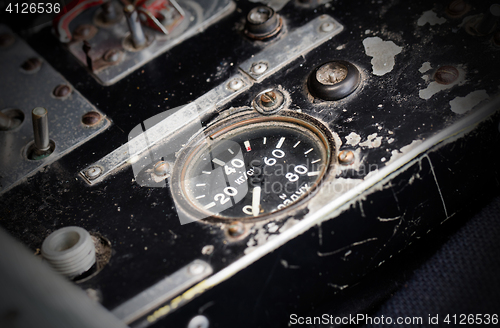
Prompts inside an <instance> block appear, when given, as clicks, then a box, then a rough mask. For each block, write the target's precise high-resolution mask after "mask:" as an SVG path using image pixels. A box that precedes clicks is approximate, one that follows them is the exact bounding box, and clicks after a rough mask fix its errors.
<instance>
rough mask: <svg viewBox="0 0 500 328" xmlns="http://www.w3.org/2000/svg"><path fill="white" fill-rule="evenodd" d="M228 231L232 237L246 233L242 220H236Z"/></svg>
mask: <svg viewBox="0 0 500 328" xmlns="http://www.w3.org/2000/svg"><path fill="white" fill-rule="evenodd" d="M227 232H228V234H229V235H230V236H231V237H238V236H241V235H242V234H243V233H245V226H244V225H243V223H241V222H240V221H234V222H232V223H231V224H230V225H229V227H228V228H227Z"/></svg>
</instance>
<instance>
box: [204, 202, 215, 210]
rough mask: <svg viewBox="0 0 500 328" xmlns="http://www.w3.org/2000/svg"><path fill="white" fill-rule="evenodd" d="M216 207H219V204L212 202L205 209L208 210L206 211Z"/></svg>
mask: <svg viewBox="0 0 500 328" xmlns="http://www.w3.org/2000/svg"><path fill="white" fill-rule="evenodd" d="M215 205H217V204H215V202H211V203H210V204H208V205H205V208H206V209H209V208H212V207H214V206H215Z"/></svg>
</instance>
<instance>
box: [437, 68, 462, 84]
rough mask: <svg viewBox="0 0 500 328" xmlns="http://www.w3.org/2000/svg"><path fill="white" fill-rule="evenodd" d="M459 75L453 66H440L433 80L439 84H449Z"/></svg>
mask: <svg viewBox="0 0 500 328" xmlns="http://www.w3.org/2000/svg"><path fill="white" fill-rule="evenodd" d="M459 75H460V73H459V71H458V69H456V68H455V67H453V66H441V67H439V68H438V69H437V70H436V73H434V80H435V81H436V82H437V83H439V84H444V85H447V84H451V83H453V82H455V81H456V80H457V79H458V76H459Z"/></svg>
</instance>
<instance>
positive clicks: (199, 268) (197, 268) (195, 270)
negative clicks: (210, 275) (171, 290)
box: [188, 263, 205, 276]
mask: <svg viewBox="0 0 500 328" xmlns="http://www.w3.org/2000/svg"><path fill="white" fill-rule="evenodd" d="M204 271H205V266H204V265H203V264H201V263H193V264H191V265H190V266H189V267H188V272H189V273H190V274H192V275H193V276H198V275H200V274H202V273H203V272H204Z"/></svg>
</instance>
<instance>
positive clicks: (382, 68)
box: [363, 37, 403, 76]
mask: <svg viewBox="0 0 500 328" xmlns="http://www.w3.org/2000/svg"><path fill="white" fill-rule="evenodd" d="M363 46H364V47H365V53H366V55H368V56H370V57H373V59H372V60H371V64H372V70H373V74H375V75H379V76H382V75H384V74H387V73H389V72H390V71H392V69H393V68H394V65H395V63H396V61H395V57H396V55H397V54H399V53H401V50H403V48H402V47H399V46H398V45H396V44H395V43H394V42H392V41H384V40H382V39H381V38H379V37H372V38H366V39H364V40H363Z"/></svg>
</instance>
